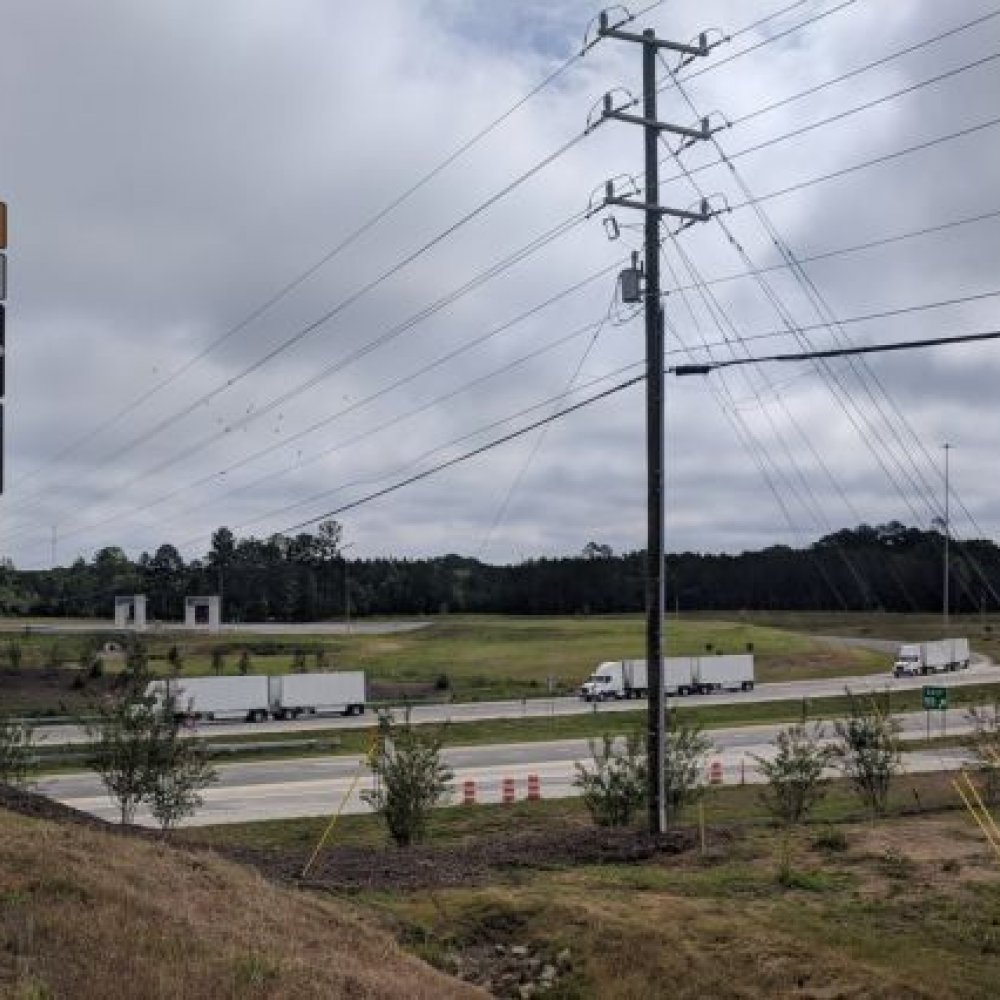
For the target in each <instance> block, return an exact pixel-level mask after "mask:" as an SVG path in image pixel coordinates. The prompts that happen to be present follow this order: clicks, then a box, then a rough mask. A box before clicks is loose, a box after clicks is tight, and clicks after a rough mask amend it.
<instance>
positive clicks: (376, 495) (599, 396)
mask: <svg viewBox="0 0 1000 1000" xmlns="http://www.w3.org/2000/svg"><path fill="white" fill-rule="evenodd" d="M997 339H1000V330H992V331H989V332H988V333H984V334H961V335H958V336H953V337H934V338H931V339H928V340H914V341H908V342H904V343H894V344H870V345H868V346H867V347H863V348H837V349H836V350H833V351H805V352H802V353H800V354H779V355H773V356H763V357H754V358H734V359H731V360H729V361H723V362H718V363H715V364H714V365H709V366H708V368H709V370H711V369H712V368H714V367H718V368H724V367H729V366H731V365H739V364H764V363H767V362H772V361H775V362H784V361H806V360H811V359H813V358H818V357H845V356H847V355H849V354H872V353H876V352H879V351H899V350H906V349H918V348H924V347H942V346H950V345H954V344H961V343H968V342H970V341H972V340H997ZM699 367H702V366H681V365H677V366H674V367H673V368H668V369H666V371H668V372H671V373H673V374H677V375H697V374H707V373H703V372H701V371H694V370H689V369H694V368H699ZM645 377H646V376H645V374H640V375H636V376H634V377H632V378H630V379H627V380H626V381H624V382H619V383H617V384H616V385H613V386H611V387H610V388H609V389H605V390H603V391H602V392H599V393H595V394H594V395H593V396H588V397H587V398H586V399H583V400H580V401H579V402H576V403H573V404H572V405H570V406H567V407H564V408H563V409H561V410H558V411H557V412H555V413H551V414H549V415H548V416H545V417H541V418H539V419H538V420H535V421H532V422H531V423H530V424H526V425H525V426H524V427H519V428H518V429H517V430H514V431H511V432H510V433H508V434H504V435H502V436H501V437H498V438H494V439H493V440H492V441H488V442H487V443H486V444H483V445H480V446H479V447H477V448H473V449H470V450H469V451H467V452H464V453H463V454H461V455H456V456H455V457H453V458H450V459H448V460H447V461H444V462H440V463H438V464H437V465H435V466H433V467H432V468H430V469H425V470H424V471H422V472H418V473H415V474H414V475H412V476H408V477H406V478H405V479H403V480H401V481H399V482H397V483H393V484H392V485H391V486H386V487H384V488H383V489H380V490H375V491H373V492H371V493H368V494H366V495H365V496H363V497H359V498H358V499H355V500H352V501H350V502H349V503H346V504H342V505H340V506H339V507H335V508H334V509H333V510H329V511H326V512H325V513H323V514H319V515H317V516H315V517H310V518H308V519H306V520H304V521H300V522H299V523H297V524H293V525H291V526H289V527H287V528H282V529H281V531H280V532H279V534H282V535H287V534H290V533H291V532H293V531H300V530H301V529H303V528H307V527H309V526H310V525H312V524H316V523H317V522H318V521H322V520H325V519H326V518H330V517H337V516H339V515H340V514H343V513H345V512H347V511H349V510H354V509H355V508H357V507H360V506H362V505H363V504H366V503H370V502H371V501H372V500H377V499H380V498H381V497H384V496H388V495H389V494H390V493H395V492H397V491H398V490H401V489H403V488H404V487H406V486H411V485H413V484H414V483H417V482H420V481H422V480H424V479H427V478H429V477H430V476H433V475H436V474H437V473H439V472H443V471H444V470H446V469H450V468H452V467H454V466H456V465H459V464H460V463H462V462H467V461H468V460H469V459H472V458H476V457H477V456H479V455H482V454H485V453H486V452H488V451H492V450H493V449H494V448H499V447H500V446H501V445H503V444H506V443H507V442H508V441H513V440H515V439H516V438H519V437H523V436H524V435H525V434H530V433H531V432H532V431H533V430H537V429H538V428H539V427H544V426H545V425H546V424H550V423H553V422H554V421H556V420H561V419H562V418H563V417H567V416H569V415H570V414H572V413H576V412H577V411H578V410H582V409H584V408H585V407H587V406H591V405H592V404H594V403H597V402H600V401H601V400H604V399H608V398H610V397H611V396H614V395H616V394H618V393H619V392H623V391H624V390H625V389H630V388H632V387H633V386H635V385H638V384H640V383H641V382H643V381H644V380H645Z"/></svg>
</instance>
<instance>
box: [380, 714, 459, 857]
mask: <svg viewBox="0 0 1000 1000" xmlns="http://www.w3.org/2000/svg"><path fill="white" fill-rule="evenodd" d="M445 731H446V727H445V726H440V727H435V728H433V729H431V728H430V727H428V726H420V727H415V726H413V725H412V724H411V723H410V711H409V709H407V710H406V713H405V715H404V718H403V721H402V722H401V723H397V722H394V721H393V718H392V716H391V715H390V714H388V713H385V712H383V713H381V714H380V715H379V720H378V742H377V744H376V746H375V747H374V748H373V749H372V752H371V753H370V755H369V764H370V766H371V769H372V771H373V772H374V774H375V779H376V784H375V787H374V788H373V789H370V790H366V791H364V792H362V793H361V798H362V800H363V801H365V802H367V803H368V804H369V805H370V806H371V807H372V809H373V810H374V811H375V812H376V813H378V814H379V816H380V817H381V818H382V820H383V822H384V823H385V825H386V828H387V829H388V832H389V836H390V837H391V838H392V839H393V841H394V842H395V843H396V845H397V846H399V847H407V846H409V845H410V844H413V843H417V842H419V841H421V840H423V838H424V836H425V835H426V832H427V821H428V819H429V817H430V811H431V809H433V808H434V807H435V806H436V805H438V804H439V803H441V802H444V801H445V800H446V799H447V798H448V796H449V794H450V783H451V781H452V779H453V778H454V773H453V772H452V770H451V768H450V767H448V766H447V765H446V764H445V763H444V762H443V761H442V760H441V748H442V746H443V745H444V735H445Z"/></svg>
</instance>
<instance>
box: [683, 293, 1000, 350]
mask: <svg viewBox="0 0 1000 1000" xmlns="http://www.w3.org/2000/svg"><path fill="white" fill-rule="evenodd" d="M998 296H1000V289H993V290H991V291H988V292H974V293H971V294H969V295H959V296H955V297H954V298H950V299H937V300H936V301H934V302H922V303H920V304H919V305H912V306H897V307H895V308H893V309H882V310H879V311H878V312H869V313H861V314H859V315H857V316H841V317H838V318H837V323H838V324H839V325H840V326H847V325H850V324H853V323H868V322H871V321H872V320H876V319H891V318H892V317H894V316H908V315H911V314H913V313H918V312H926V311H927V310H930V309H944V308H947V307H948V306H955V305H962V304H963V303H966V302H979V301H981V300H983V299H992V298H997V297H998ZM829 328H830V324H829V323H808V324H799V325H797V326H796V329H797V330H798V331H800V332H808V331H811V330H827V329H829ZM788 334H789V331H788V329H787V328H785V329H781V330H768V331H766V332H763V333H747V334H743V335H742V337H741V338H740V339H741V340H743V341H744V342H751V341H755V340H773V339H775V338H776V337H787V336H788ZM711 346H713V347H722V346H728V341H726V342H723V343H715V344H713V345H711ZM667 353H668V354H678V353H680V352H678V351H668V352H667Z"/></svg>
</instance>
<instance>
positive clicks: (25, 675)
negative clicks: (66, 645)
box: [0, 666, 115, 715]
mask: <svg viewBox="0 0 1000 1000" xmlns="http://www.w3.org/2000/svg"><path fill="white" fill-rule="evenodd" d="M114 686H115V676H114V675H111V674H106V675H105V676H103V677H87V676H86V675H85V674H84V672H83V671H81V670H80V669H79V668H78V667H75V666H73V667H22V668H20V669H18V670H12V669H10V667H7V668H5V669H0V703H2V704H3V706H4V710H5V711H7V712H12V713H15V714H22V715H72V714H73V713H79V712H82V711H84V710H85V709H86V707H87V705H88V703H89V702H92V701H94V700H96V699H98V698H100V697H101V696H102V695H104V694H106V693H107V692H109V691H111V690H113V688H114Z"/></svg>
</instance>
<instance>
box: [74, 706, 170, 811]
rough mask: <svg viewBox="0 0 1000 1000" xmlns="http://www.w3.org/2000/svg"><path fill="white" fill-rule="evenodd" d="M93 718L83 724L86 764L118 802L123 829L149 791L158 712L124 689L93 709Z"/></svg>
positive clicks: (158, 721) (158, 720)
mask: <svg viewBox="0 0 1000 1000" xmlns="http://www.w3.org/2000/svg"><path fill="white" fill-rule="evenodd" d="M95 712H96V719H95V720H94V721H93V722H90V723H88V724H87V727H86V728H87V735H88V736H89V737H90V738H91V740H92V741H93V744H92V747H91V751H90V756H89V761H88V763H89V764H90V766H91V767H92V768H93V769H94V770H95V771H96V772H97V775H98V777H99V778H100V779H101V784H103V785H104V787H105V789H106V790H107V793H108V795H110V796H111V798H113V799H114V800H115V801H116V802H117V803H118V810H119V815H120V817H121V823H122V825H123V826H124V825H125V824H127V823H131V822H132V820H133V819H134V818H135V811H136V809H137V808H138V807H139V803H140V802H142V800H143V799H144V798H145V797H146V796H147V795H148V793H149V788H150V764H151V754H152V747H153V745H154V744H155V742H156V739H157V731H158V728H159V725H160V713H159V712H158V711H157V709H156V706H155V702H154V699H153V698H147V697H144V696H140V695H138V694H137V693H136V691H135V689H133V690H128V689H126V690H125V691H124V692H123V693H119V694H116V695H115V696H113V697H110V698H108V699H106V700H104V701H102V702H100V703H99V704H97V705H96V706H95Z"/></svg>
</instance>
